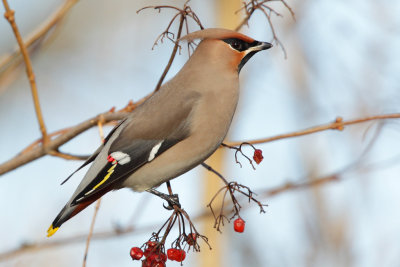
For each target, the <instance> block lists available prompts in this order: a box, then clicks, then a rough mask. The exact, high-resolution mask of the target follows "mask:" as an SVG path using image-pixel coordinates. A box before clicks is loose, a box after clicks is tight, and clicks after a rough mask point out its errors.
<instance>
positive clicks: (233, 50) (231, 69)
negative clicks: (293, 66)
mask: <svg viewBox="0 0 400 267" xmlns="http://www.w3.org/2000/svg"><path fill="white" fill-rule="evenodd" d="M194 40H200V42H199V43H198V45H197V47H196V49H195V50H194V52H193V53H192V55H191V56H190V57H189V59H188V60H187V62H186V63H185V64H184V66H183V67H182V68H181V69H180V71H179V72H178V73H177V74H176V75H175V76H174V77H173V78H172V79H170V80H169V81H168V82H166V83H164V84H163V85H162V86H161V87H160V89H159V90H158V91H156V92H155V93H154V94H153V95H152V96H151V97H149V98H148V99H147V100H146V101H145V102H143V103H142V104H141V105H139V106H138V107H137V108H136V109H134V110H133V111H132V112H131V113H130V114H129V115H128V116H127V117H126V118H125V119H123V120H121V122H120V123H119V124H118V125H117V126H115V127H114V128H113V129H112V130H111V131H110V133H109V134H108V135H107V137H106V138H105V139H104V142H103V143H102V144H101V146H100V147H99V148H98V149H97V150H96V151H95V152H94V153H93V154H92V155H91V156H90V157H89V158H88V159H87V160H86V161H85V162H84V163H83V164H82V166H80V167H79V168H78V169H77V170H75V171H74V172H73V173H72V174H71V175H70V176H69V177H68V178H67V180H68V179H69V178H70V177H71V176H72V175H73V174H75V173H76V172H78V171H79V170H80V169H82V168H83V167H85V166H86V165H88V164H90V163H91V165H90V167H89V169H88V171H87V173H86V174H85V176H84V177H83V179H82V181H81V182H80V184H79V185H78V187H77V189H76V190H75V192H74V193H73V194H72V196H71V198H70V200H69V201H68V202H67V203H66V205H65V206H64V207H63V208H62V210H61V211H60V213H59V214H58V215H57V217H56V218H55V219H54V221H53V223H52V224H51V226H50V227H49V229H48V231H47V236H52V235H53V234H54V233H55V232H56V231H57V230H58V229H59V228H60V226H61V225H62V224H63V223H65V222H66V221H68V220H69V219H71V218H72V217H74V216H75V215H77V214H78V213H79V212H80V211H82V210H83V209H85V208H86V207H87V206H89V205H90V204H92V203H93V202H94V201H96V200H97V199H99V198H100V197H102V196H103V195H104V194H106V193H108V192H110V191H112V190H117V189H121V188H125V187H127V188H131V189H133V191H136V192H144V191H147V192H150V193H153V194H155V195H157V196H159V197H161V198H163V199H165V200H167V201H168V203H169V204H170V206H171V205H175V204H177V205H180V204H179V199H178V198H177V196H176V195H174V196H170V195H167V194H164V193H161V192H159V191H157V190H156V188H157V187H158V186H160V185H161V184H162V183H164V182H167V181H169V180H171V179H174V178H176V177H178V176H180V175H181V174H183V173H186V172H187V171H189V170H191V169H193V168H194V167H196V166H197V165H199V164H201V163H202V162H203V161H205V160H206V159H207V158H208V157H209V156H210V155H211V154H213V153H214V152H215V150H217V149H218V147H219V146H220V145H221V143H222V142H223V140H224V138H225V136H226V134H227V132H228V129H229V127H230V125H231V122H232V118H233V115H234V113H235V110H236V106H237V103H238V99H239V73H240V71H241V69H242V67H243V66H244V65H245V64H246V62H247V61H248V60H249V59H250V58H251V57H252V56H253V55H254V54H256V53H257V52H259V51H262V50H266V49H269V48H271V47H272V44H271V43H268V42H260V41H256V40H254V39H253V38H251V37H248V36H246V35H244V34H241V33H238V32H236V31H232V30H228V29H222V28H208V29H203V30H199V31H195V32H192V33H189V34H187V35H186V36H184V37H182V38H180V39H179V41H188V42H189V41H194ZM64 182H65V181H64ZM64 182H63V183H64Z"/></svg>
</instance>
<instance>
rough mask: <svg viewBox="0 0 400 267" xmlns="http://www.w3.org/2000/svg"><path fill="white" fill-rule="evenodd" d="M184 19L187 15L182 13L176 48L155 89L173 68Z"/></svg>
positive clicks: (158, 87)
mask: <svg viewBox="0 0 400 267" xmlns="http://www.w3.org/2000/svg"><path fill="white" fill-rule="evenodd" d="M184 20H185V16H184V15H182V14H181V17H180V20H179V29H178V34H177V36H176V41H175V45H174V49H173V50H172V53H171V56H170V58H169V60H168V64H167V66H165V69H164V71H163V73H162V74H161V77H160V79H159V80H158V83H157V85H156V88H155V89H154V91H158V90H159V89H160V87H161V85H162V83H163V81H164V79H165V77H166V76H167V73H168V71H169V69H170V68H171V65H172V62H173V61H174V59H175V56H176V52H177V51H178V47H179V38H181V34H182V27H183V22H184Z"/></svg>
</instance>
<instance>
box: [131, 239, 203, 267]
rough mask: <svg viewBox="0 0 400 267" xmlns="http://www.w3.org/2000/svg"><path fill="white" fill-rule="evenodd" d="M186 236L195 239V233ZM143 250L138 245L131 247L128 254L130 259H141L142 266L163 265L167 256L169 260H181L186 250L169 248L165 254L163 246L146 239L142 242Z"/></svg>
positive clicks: (158, 266) (184, 256) (156, 266)
mask: <svg viewBox="0 0 400 267" xmlns="http://www.w3.org/2000/svg"><path fill="white" fill-rule="evenodd" d="M188 237H190V238H191V240H192V241H193V242H195V240H196V234H191V235H189V236H188ZM144 247H145V249H144V251H143V250H142V249H141V248H139V247H133V248H131V251H130V255H131V257H132V260H141V259H142V257H143V256H144V257H145V259H144V260H142V267H165V266H166V264H165V262H166V261H167V258H168V259H169V260H171V261H177V262H182V261H184V260H185V258H186V252H185V251H184V250H183V249H178V248H170V249H168V250H167V254H165V253H164V246H163V245H162V244H161V243H159V242H155V241H148V242H146V243H145V244H144Z"/></svg>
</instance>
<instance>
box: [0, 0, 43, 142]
mask: <svg viewBox="0 0 400 267" xmlns="http://www.w3.org/2000/svg"><path fill="white" fill-rule="evenodd" d="M3 5H4V8H5V10H6V12H5V13H4V17H5V18H6V19H7V20H8V22H9V23H10V25H11V28H12V30H13V32H14V35H15V38H16V39H17V42H18V45H19V48H20V50H21V53H22V56H23V58H24V62H25V66H26V73H27V76H28V80H29V84H30V86H31V92H32V97H33V103H34V106H35V112H36V117H37V120H38V122H39V128H40V131H41V133H42V138H43V144H47V143H48V142H49V138H48V136H47V130H46V126H45V124H44V119H43V115H42V111H41V108H40V102H39V95H38V92H37V86H36V79H35V73H34V72H33V67H32V63H31V60H30V58H29V54H28V50H27V49H26V46H25V44H24V41H23V40H22V37H21V34H20V32H19V30H18V26H17V23H16V22H15V16H14V14H15V11H14V10H11V9H10V7H9V5H8V2H7V0H3Z"/></svg>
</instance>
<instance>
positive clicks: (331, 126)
mask: <svg viewBox="0 0 400 267" xmlns="http://www.w3.org/2000/svg"><path fill="white" fill-rule="evenodd" d="M386 119H400V113H392V114H383V115H375V116H369V117H365V118H360V119H355V120H348V121H343V118H342V117H337V118H336V120H335V121H334V122H332V123H328V124H323V125H319V126H315V127H311V128H308V129H305V130H301V131H297V132H292V133H287V134H281V135H276V136H272V137H268V138H262V139H255V140H249V141H245V143H249V144H253V145H254V144H262V143H268V142H272V141H276V140H281V139H286V138H291V137H298V136H303V135H308V134H313V133H317V132H322V131H326V130H339V131H343V130H344V126H346V125H353V124H358V123H363V122H367V121H373V120H386ZM242 143H244V142H243V141H238V142H226V143H225V144H226V145H228V146H239V145H241V144H242Z"/></svg>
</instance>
